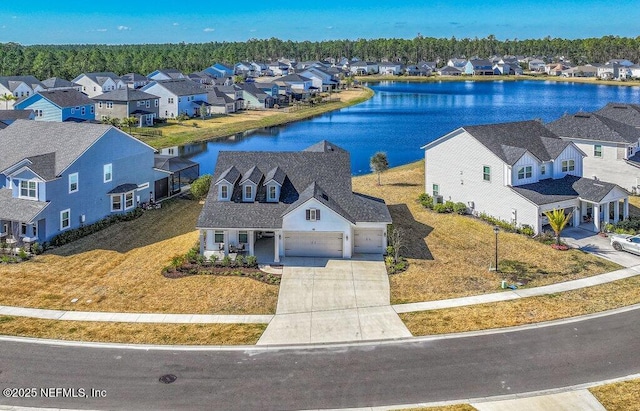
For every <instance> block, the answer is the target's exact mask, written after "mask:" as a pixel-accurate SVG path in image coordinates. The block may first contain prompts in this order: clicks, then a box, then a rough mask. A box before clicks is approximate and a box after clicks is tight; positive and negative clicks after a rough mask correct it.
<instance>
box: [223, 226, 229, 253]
mask: <svg viewBox="0 0 640 411" xmlns="http://www.w3.org/2000/svg"><path fill="white" fill-rule="evenodd" d="M222 238H223V239H224V256H225V257H226V256H228V255H229V231H226V230H225V231H223V236H222Z"/></svg>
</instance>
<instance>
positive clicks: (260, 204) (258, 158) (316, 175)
mask: <svg viewBox="0 0 640 411" xmlns="http://www.w3.org/2000/svg"><path fill="white" fill-rule="evenodd" d="M329 147H331V149H329ZM253 166H256V167H257V168H259V169H260V170H269V174H271V172H273V173H274V175H277V174H280V172H279V171H273V170H274V169H276V168H279V169H280V170H281V172H282V173H284V174H286V178H285V179H284V181H283V184H282V188H281V191H280V199H279V202H277V203H268V202H266V201H264V199H266V188H265V187H264V186H263V185H260V186H259V187H258V190H257V193H256V199H257V201H255V202H251V203H243V202H241V193H240V189H239V188H240V186H239V185H237V184H236V187H235V190H234V192H233V193H232V196H231V199H232V201H227V202H224V201H218V198H217V190H215V189H212V190H210V191H209V195H208V197H207V201H206V203H205V206H204V208H203V210H202V213H201V214H200V218H199V219H198V227H200V228H236V227H237V228H280V227H282V215H283V213H285V212H286V211H287V210H288V209H289V207H290V206H291V205H292V204H294V203H296V202H297V201H299V200H300V198H301V197H302V195H303V193H304V194H305V195H307V194H308V193H309V191H306V190H311V192H312V193H313V194H314V196H315V195H319V196H320V198H322V200H320V201H323V202H328V203H326V204H327V205H328V206H329V207H331V208H332V209H334V210H336V212H338V213H340V214H341V215H343V217H345V218H347V219H348V220H350V221H356V222H388V223H390V222H391V216H390V214H389V211H388V209H387V206H386V204H384V202H383V201H382V200H380V199H374V198H371V197H366V196H363V195H359V194H355V193H353V192H352V188H351V164H350V156H349V153H348V152H347V151H345V150H343V149H342V148H340V147H337V146H335V145H334V144H331V143H329V142H320V143H318V144H314V145H313V146H311V147H309V148H308V149H307V150H304V151H298V152H259V151H250V152H235V151H221V152H220V153H219V154H218V160H217V163H216V168H215V170H214V173H213V182H214V183H213V184H214V185H215V184H216V183H217V182H219V181H220V180H221V179H222V178H223V177H225V176H226V177H228V176H229V175H230V174H231V173H238V172H239V171H238V170H241V171H244V172H245V173H246V172H247V171H249V170H250V169H251V168H252V167H253ZM234 168H235V171H234ZM238 177H239V178H242V176H239V175H238ZM227 180H228V178H227ZM310 187H311V188H310ZM320 187H321V188H320ZM322 194H325V195H326V197H327V198H328V200H327V199H324V197H323V196H322ZM329 204H330V205H329Z"/></svg>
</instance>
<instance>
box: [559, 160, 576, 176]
mask: <svg viewBox="0 0 640 411" xmlns="http://www.w3.org/2000/svg"><path fill="white" fill-rule="evenodd" d="M575 169H576V165H575V162H574V161H573V160H563V161H562V172H563V173H566V172H568V171H573V170H575Z"/></svg>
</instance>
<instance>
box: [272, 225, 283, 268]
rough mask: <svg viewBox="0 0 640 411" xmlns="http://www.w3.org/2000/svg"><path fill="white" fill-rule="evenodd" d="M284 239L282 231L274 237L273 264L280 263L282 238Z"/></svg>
mask: <svg viewBox="0 0 640 411" xmlns="http://www.w3.org/2000/svg"><path fill="white" fill-rule="evenodd" d="M281 237H282V231H275V232H274V235H273V262H274V263H279V262H280V238H281Z"/></svg>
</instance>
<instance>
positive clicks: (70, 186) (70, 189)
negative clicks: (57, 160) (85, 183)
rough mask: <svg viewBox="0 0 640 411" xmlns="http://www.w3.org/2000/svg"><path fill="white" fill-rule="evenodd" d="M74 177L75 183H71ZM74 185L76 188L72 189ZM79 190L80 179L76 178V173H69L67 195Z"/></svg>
mask: <svg viewBox="0 0 640 411" xmlns="http://www.w3.org/2000/svg"><path fill="white" fill-rule="evenodd" d="M74 177H75V182H74V181H73V180H74ZM74 183H75V185H76V188H75V189H74V188H72V187H73V184H74ZM79 190H80V177H79V176H78V173H71V174H69V194H73V193H77V192H78V191H79Z"/></svg>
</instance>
